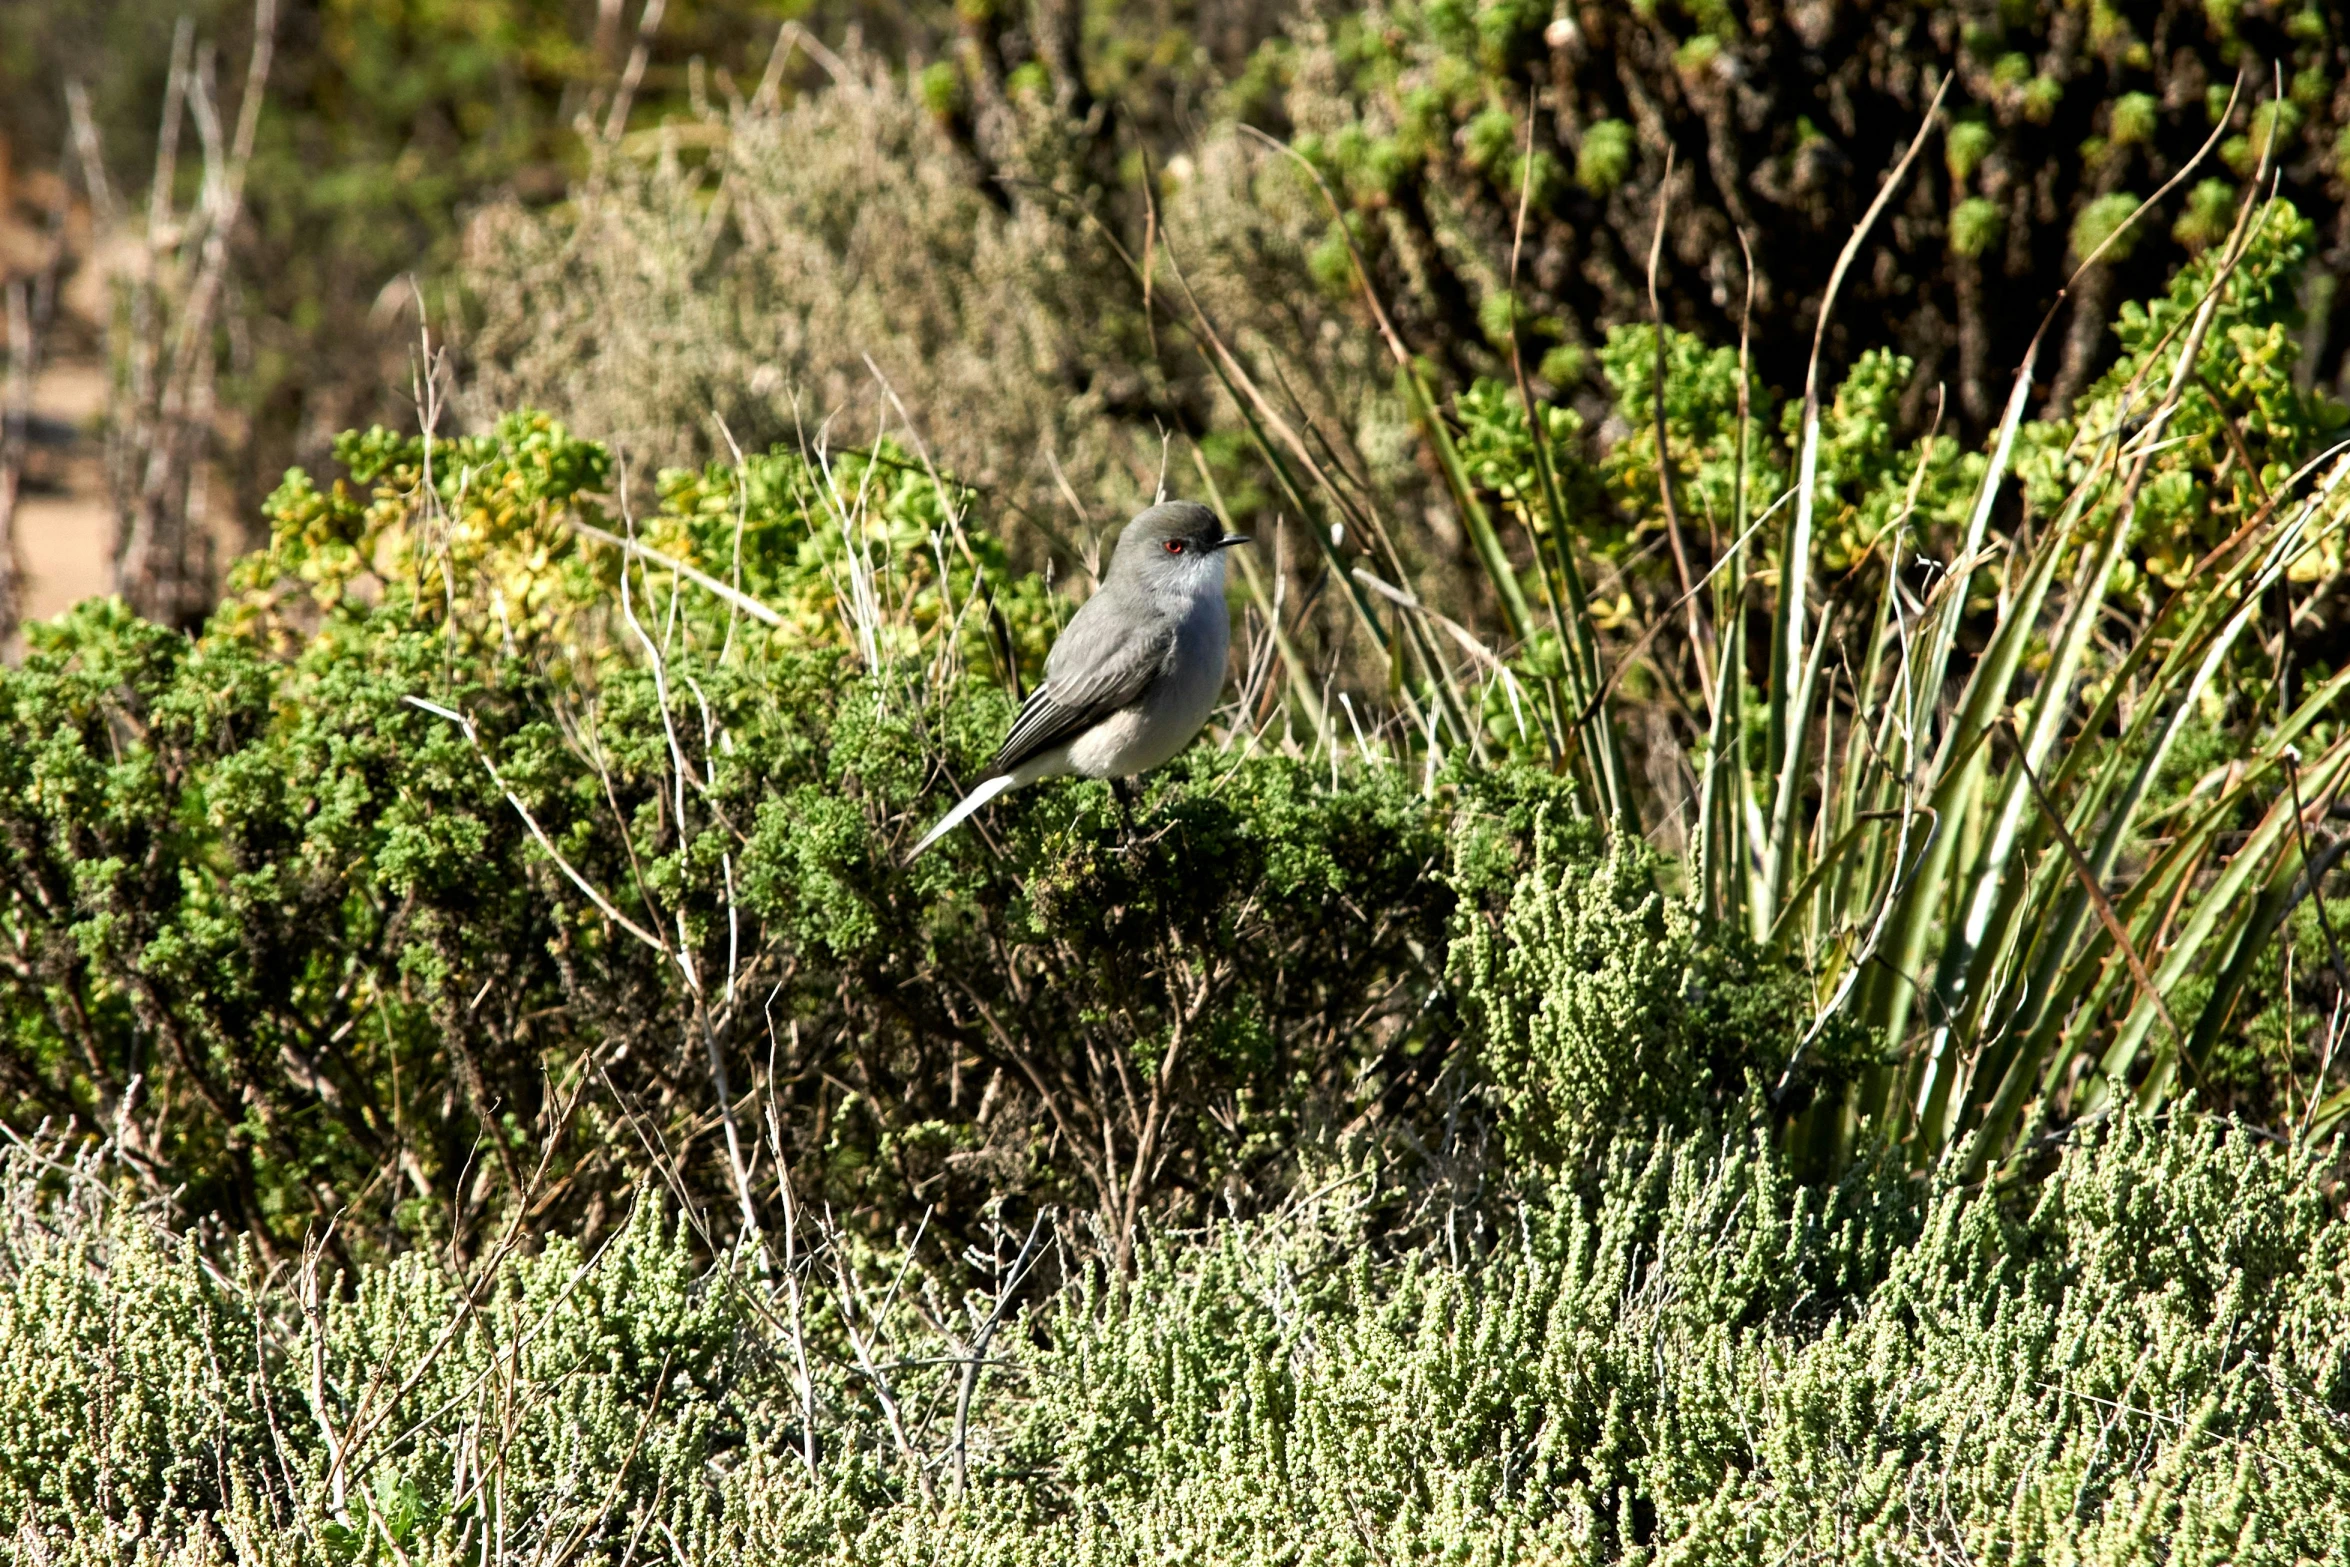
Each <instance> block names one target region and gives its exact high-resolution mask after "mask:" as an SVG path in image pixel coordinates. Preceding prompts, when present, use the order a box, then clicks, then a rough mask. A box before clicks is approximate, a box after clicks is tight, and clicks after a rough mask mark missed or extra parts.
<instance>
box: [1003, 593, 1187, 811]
mask: <svg viewBox="0 0 2350 1567" xmlns="http://www.w3.org/2000/svg"><path fill="white" fill-rule="evenodd" d="M1111 592H1112V590H1107V589H1105V590H1104V591H1103V592H1101V593H1097V594H1095V595H1094V596H1093V597H1092V598H1090V599H1088V600H1087V601H1086V603H1085V607H1084V608H1083V609H1080V610H1079V611H1078V612H1077V614H1076V615H1075V617H1074V618H1072V619H1071V620H1070V622H1069V624H1068V626H1067V628H1066V629H1064V630H1063V631H1062V632H1061V636H1060V640H1058V641H1056V642H1055V643H1054V644H1053V650H1052V652H1051V653H1050V654H1048V655H1046V658H1045V661H1044V683H1043V684H1042V685H1040V686H1038V687H1037V688H1036V689H1035V690H1034V691H1031V692H1030V693H1028V700H1027V702H1026V703H1025V704H1024V705H1022V707H1021V709H1020V716H1019V717H1018V718H1016V719H1014V720H1013V721H1012V732H1011V733H1010V734H1008V735H1006V736H1004V744H1003V748H1002V749H1001V750H999V751H997V752H996V757H995V771H997V772H999V773H1008V772H1010V771H1012V769H1014V768H1016V767H1018V766H1019V765H1020V764H1021V763H1023V762H1026V761H1029V760H1030V759H1032V758H1034V757H1036V756H1038V755H1040V754H1042V753H1043V752H1046V751H1049V750H1051V749H1052V748H1053V747H1054V746H1056V745H1060V744H1063V743H1064V742H1066V741H1070V740H1074V739H1076V738H1077V737H1078V736H1079V735H1081V734H1083V733H1085V731H1087V730H1088V729H1091V728H1092V727H1093V726H1094V725H1096V724H1098V723H1100V722H1101V721H1102V720H1103V719H1105V718H1108V717H1109V716H1110V715H1111V714H1113V713H1117V712H1120V711H1122V710H1124V709H1126V708H1129V707H1132V706H1133V705H1134V704H1135V703H1136V702H1138V701H1140V700H1141V699H1142V696H1143V693H1144V692H1146V691H1148V690H1149V689H1150V686H1151V682H1152V681H1154V680H1156V679H1158V678H1159V675H1160V673H1161V672H1162V671H1163V670H1164V669H1165V668H1166V666H1167V657H1168V655H1169V654H1170V653H1171V652H1173V651H1174V647H1175V622H1174V620H1173V619H1172V618H1170V617H1168V616H1166V615H1163V614H1149V613H1145V614H1142V615H1135V614H1131V613H1121V611H1122V610H1124V609H1126V608H1127V606H1126V605H1125V604H1124V603H1123V602H1122V596H1121V597H1120V598H1112V597H1111Z"/></svg>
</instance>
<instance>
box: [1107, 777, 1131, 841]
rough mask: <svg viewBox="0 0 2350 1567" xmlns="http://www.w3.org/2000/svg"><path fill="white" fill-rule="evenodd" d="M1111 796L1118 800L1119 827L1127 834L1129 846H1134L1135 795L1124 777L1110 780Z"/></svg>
mask: <svg viewBox="0 0 2350 1567" xmlns="http://www.w3.org/2000/svg"><path fill="white" fill-rule="evenodd" d="M1110 798H1111V799H1113V800H1115V801H1117V802H1118V827H1119V830H1120V831H1122V832H1123V833H1125V835H1126V844H1127V847H1128V848H1132V847H1133V846H1134V796H1133V793H1132V792H1131V790H1130V789H1129V787H1128V785H1127V782H1126V780H1125V779H1123V778H1113V779H1111V780H1110Z"/></svg>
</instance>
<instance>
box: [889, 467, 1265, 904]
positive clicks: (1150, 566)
mask: <svg viewBox="0 0 2350 1567" xmlns="http://www.w3.org/2000/svg"><path fill="white" fill-rule="evenodd" d="M1248 542H1249V540H1248V535H1246V534H1244V533H1226V532H1225V531H1224V530H1223V528H1222V526H1221V525H1219V524H1218V523H1217V521H1216V514H1215V513H1214V512H1212V511H1210V510H1208V509H1207V508H1206V507H1205V506H1202V505H1200V504H1199V503H1198V502H1197V501H1165V502H1162V503H1161V504H1159V505H1157V506H1153V507H1151V508H1150V509H1149V510H1148V511H1145V512H1143V513H1141V514H1140V515H1139V516H1137V517H1136V518H1135V519H1134V520H1133V521H1132V522H1130V523H1128V524H1127V525H1126V528H1125V531H1124V532H1122V533H1120V534H1119V535H1118V546H1117V549H1116V550H1115V551H1114V552H1113V553H1112V555H1111V556H1110V570H1109V574H1108V575H1107V576H1106V577H1104V578H1103V580H1102V586H1101V591H1100V592H1098V593H1096V594H1094V596H1093V597H1092V598H1090V599H1087V600H1086V601H1085V605H1084V607H1083V608H1081V609H1079V610H1078V611H1077V613H1076V614H1075V615H1073V616H1071V617H1070V620H1069V624H1068V625H1067V626H1066V627H1065V628H1063V630H1062V632H1061V635H1060V639H1059V640H1058V641H1056V642H1055V643H1054V644H1053V650H1052V652H1051V653H1049V654H1047V655H1046V657H1045V661H1044V683H1043V684H1042V685H1040V686H1038V687H1037V688H1036V689H1035V690H1034V691H1031V692H1030V693H1029V694H1028V701H1027V702H1026V704H1025V705H1023V706H1022V707H1021V709H1020V716H1019V717H1018V718H1016V719H1014V720H1013V721H1012V732H1011V733H1010V734H1008V735H1006V736H1005V737H1004V744H1003V748H1002V749H1001V750H999V751H997V752H996V756H995V765H994V766H993V767H991V768H989V769H988V774H987V776H986V777H985V778H983V779H981V780H980V783H979V786H978V787H977V788H975V789H973V790H972V791H971V792H970V793H969V794H967V795H965V796H964V797H963V800H962V803H961V804H959V805H957V806H956V807H955V808H954V809H953V810H951V811H949V812H947V814H946V816H945V817H944V818H943V819H941V820H940V822H939V824H938V825H937V826H936V827H933V828H931V829H930V831H929V832H927V833H925V834H923V836H922V841H921V842H920V843H918V844H916V845H914V854H920V853H921V852H922V851H923V850H924V849H927V848H929V847H930V846H931V845H932V844H934V843H936V842H938V840H939V839H941V838H943V837H945V836H946V835H947V834H948V833H950V832H952V831H954V830H955V828H957V827H959V826H961V825H962V823H963V819H964V818H965V817H967V816H969V815H970V814H971V813H972V812H973V811H976V810H978V809H979V808H980V807H981V806H983V805H985V804H986V803H987V802H988V801H990V800H992V799H994V798H995V797H996V796H997V795H999V794H1002V793H1004V792H1005V791H1007V790H1011V789H1018V788H1020V787H1022V786H1023V785H1026V784H1032V783H1034V782H1036V781H1037V780H1038V779H1039V778H1055V777H1059V776H1062V775H1064V774H1068V773H1074V774H1076V775H1077V776H1078V777H1080V778H1109V779H1120V778H1131V777H1133V776H1134V775H1135V774H1137V773H1147V772H1149V771H1150V770H1151V769H1152V768H1154V767H1157V766H1158V765H1159V764H1160V763H1162V762H1165V761H1168V760H1170V759H1172V758H1173V757H1174V756H1175V754H1176V753H1177V752H1179V751H1181V750H1182V749H1183V748H1184V747H1185V746H1187V745H1189V744H1191V741H1192V737H1193V736H1194V735H1196V734H1198V733H1199V732H1200V726H1201V725H1203V724H1205V723H1206V722H1207V721H1208V715H1209V714H1210V713H1212V712H1214V711H1215V710H1216V698H1217V697H1218V696H1219V695H1221V694H1222V693H1223V690H1224V653H1225V650H1226V648H1227V647H1228V646H1229V645H1230V642H1231V637H1232V625H1231V620H1230V617H1229V613H1228V612H1227V611H1226V609H1225V607H1224V562H1223V559H1222V555H1223V552H1224V551H1225V550H1227V549H1229V548H1231V547H1232V546H1233V545H1235V544H1246V543H1248ZM912 857H913V856H912V855H908V856H907V858H909V859H911V858H912Z"/></svg>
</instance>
